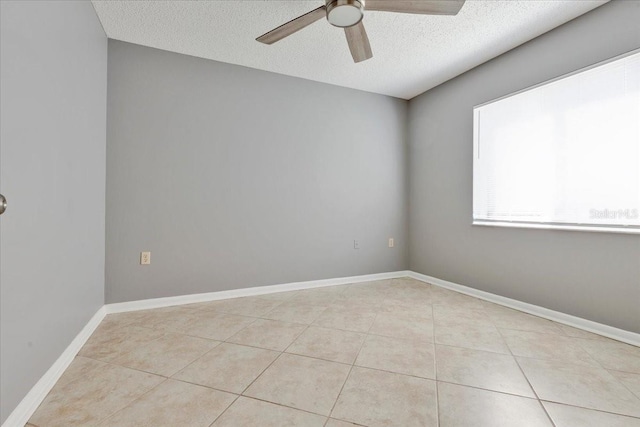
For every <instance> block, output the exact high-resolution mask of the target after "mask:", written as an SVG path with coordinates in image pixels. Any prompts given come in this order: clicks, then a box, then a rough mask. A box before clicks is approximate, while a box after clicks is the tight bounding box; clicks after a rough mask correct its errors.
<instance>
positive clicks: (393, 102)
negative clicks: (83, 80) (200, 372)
mask: <svg viewBox="0 0 640 427" xmlns="http://www.w3.org/2000/svg"><path fill="white" fill-rule="evenodd" d="M108 75H109V93H108V124H107V255H106V300H107V302H108V303H113V302H121V301H129V300H139V299H145V298H154V297H164V296H172V295H184V294H192V293H200V292H211V291H220V290H226V289H236V288H243V287H250V286H261V285H269V284H277V283H287V282H294V281H302V280H314V279H326V278H332V277H344V276H351V275H359V274H369V273H379V272H387V271H395V270H402V269H405V268H406V267H407V252H406V246H407V230H406V226H407V185H406V184H407V176H406V118H407V102H406V101H401V100H398V99H394V98H390V97H385V96H381V95H374V94H370V93H365V92H360V91H356V90H351V89H345V88H340V87H336V86H330V85H326V84H321V83H315V82H310V81H306V80H301V79H296V78H292V77H286V76H281V75H277V74H272V73H267V72H264V71H257V70H253V69H249V68H244V67H239V66H234V65H229V64H223V63H218V62H214V61H208V60H203V59H198V58H194V57H189V56H185V55H179V54H175V53H169V52H165V51H160V50H155V49H151V48H148V47H142V46H137V45H133V44H128V43H123V42H118V41H113V40H110V41H109V73H108ZM389 237H394V238H395V239H396V247H395V248H394V249H390V248H388V245H387V239H388V238H389ZM354 239H358V240H359V241H360V249H359V250H354V248H353V240H354ZM143 250H149V251H151V265H150V266H141V265H139V254H140V252H141V251H143Z"/></svg>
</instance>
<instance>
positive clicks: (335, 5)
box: [327, 0, 364, 28]
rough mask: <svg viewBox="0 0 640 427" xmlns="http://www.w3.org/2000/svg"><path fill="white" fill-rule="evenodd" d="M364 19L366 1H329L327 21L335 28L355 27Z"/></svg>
mask: <svg viewBox="0 0 640 427" xmlns="http://www.w3.org/2000/svg"><path fill="white" fill-rule="evenodd" d="M363 17H364V1H360V0H328V1H327V20H328V21H329V23H330V24H331V25H333V26H335V27H340V28H347V27H353V26H354V25H357V24H359V23H360V21H362V18H363Z"/></svg>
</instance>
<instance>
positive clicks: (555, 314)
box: [409, 271, 640, 347]
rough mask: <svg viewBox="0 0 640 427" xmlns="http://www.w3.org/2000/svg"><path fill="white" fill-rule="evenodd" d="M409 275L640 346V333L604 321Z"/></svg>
mask: <svg viewBox="0 0 640 427" xmlns="http://www.w3.org/2000/svg"><path fill="white" fill-rule="evenodd" d="M409 277H412V278H414V279H416V280H420V281H422V282H426V283H430V284H432V285H436V286H440V287H442V288H446V289H449V290H452V291H456V292H460V293H462V294H466V295H469V296H472V297H475V298H480V299H482V300H485V301H489V302H493V303H495V304H499V305H503V306H505V307H509V308H513V309H515V310H519V311H523V312H525V313H529V314H533V315H534V316H538V317H543V318H545V319H548V320H553V321H554V322H558V323H562V324H564V325H568V326H573V327H574V328H577V329H582V330H584V331H587V332H592V333H594V334H598V335H603V336H605V337H608V338H611V339H614V340H617V341H622V342H625V343H627V344H631V345H635V346H638V347H640V334H636V333H634V332H630V331H625V330H624V329H618V328H614V327H613V326H608V325H603V324H602V323H597V322H593V321H591V320H587V319H583V318H581V317H576V316H571V315H570V314H565V313H561V312H559V311H554V310H550V309H548V308H544V307H540V306H537V305H533V304H528V303H526V302H522V301H518V300H515V299H511V298H507V297H503V296H500V295H495V294H492V293H489V292H485V291H481V290H478V289H474V288H470V287H468V286H464V285H459V284H457V283H453V282H448V281H446V280H442V279H438V278H436V277H431V276H427V275H424V274H420V273H416V272H413V271H410V272H409Z"/></svg>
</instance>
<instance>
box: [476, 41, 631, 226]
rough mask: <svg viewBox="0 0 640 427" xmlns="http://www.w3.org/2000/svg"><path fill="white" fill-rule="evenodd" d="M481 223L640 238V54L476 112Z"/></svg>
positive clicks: (477, 170)
mask: <svg viewBox="0 0 640 427" xmlns="http://www.w3.org/2000/svg"><path fill="white" fill-rule="evenodd" d="M473 222H474V224H479V225H498V226H513V227H534V228H563V229H579V230H589V231H618V232H630V233H640V51H634V52H633V53H631V54H627V55H625V56H623V57H621V58H615V59H613V60H611V61H609V62H606V63H604V64H598V65H596V66H593V67H590V68H588V69H586V70H581V71H579V72H576V73H573V74H571V75H568V76H565V77H561V78H559V79H555V80H553V81H550V82H547V83H544V84H541V85H538V86H535V87H533V88H530V89H527V90H525V91H522V92H519V93H516V94H514V95H510V96H507V97H504V98H501V99H498V100H496V101H492V102H489V103H487V104H483V105H480V106H478V107H475V108H474V162H473Z"/></svg>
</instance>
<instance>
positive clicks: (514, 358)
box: [491, 320, 556, 427]
mask: <svg viewBox="0 0 640 427" xmlns="http://www.w3.org/2000/svg"><path fill="white" fill-rule="evenodd" d="M491 321H492V322H493V320H491ZM494 326H495V328H496V330H497V331H498V334H500V338H502V341H504V344H505V346H507V349H509V353H511V357H512V358H513V360H514V361H515V362H516V365H517V366H518V369H520V372H521V373H522V376H523V377H524V379H525V380H526V381H527V384H529V388H530V389H531V391H533V395H534V396H535V397H536V400H537V401H538V405H540V407H542V410H543V411H544V413H545V414H546V415H547V418H548V419H549V421H550V422H551V425H553V426H554V427H555V425H556V423H555V422H554V421H553V418H551V415H550V414H549V412H547V408H545V407H544V405H543V404H542V401H541V400H540V396H538V392H537V391H536V389H535V388H533V384H531V381H530V380H529V377H528V376H527V374H526V373H525V372H524V369H522V366H520V362H518V358H517V357H516V356H515V354H513V350H511V347H509V343H508V342H507V340H506V339H505V338H504V335H502V331H500V328H498V327H497V326H496V325H495V323H494Z"/></svg>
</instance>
